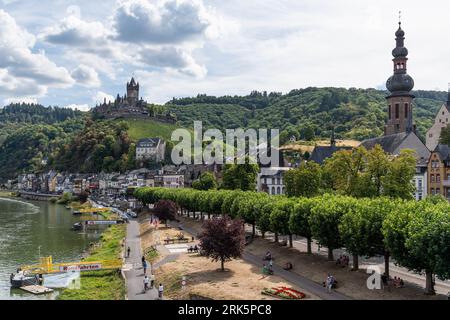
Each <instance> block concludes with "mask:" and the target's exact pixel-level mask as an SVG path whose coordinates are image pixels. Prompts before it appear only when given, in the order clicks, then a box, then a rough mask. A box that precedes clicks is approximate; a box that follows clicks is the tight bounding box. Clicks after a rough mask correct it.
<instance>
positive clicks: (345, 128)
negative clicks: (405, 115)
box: [0, 88, 447, 181]
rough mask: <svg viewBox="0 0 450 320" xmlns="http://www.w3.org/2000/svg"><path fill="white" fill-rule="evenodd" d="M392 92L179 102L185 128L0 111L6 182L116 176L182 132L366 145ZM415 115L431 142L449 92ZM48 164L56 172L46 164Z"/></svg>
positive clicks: (335, 91) (426, 94)
mask: <svg viewBox="0 0 450 320" xmlns="http://www.w3.org/2000/svg"><path fill="white" fill-rule="evenodd" d="M386 94H387V92H385V91H380V90H375V89H343V88H306V89H299V90H292V91H291V92H289V93H288V94H281V93H277V92H273V93H267V92H257V91H254V92H252V93H251V94H250V95H248V96H224V97H212V96H206V95H198V96H197V97H193V98H182V99H173V100H171V101H169V102H168V103H166V104H165V105H164V106H163V107H161V108H162V109H164V110H163V111H164V112H166V111H168V112H171V113H174V114H175V115H176V116H177V119H178V121H179V123H178V124H177V125H170V124H165V123H161V122H157V121H153V120H126V121H122V120H117V121H95V120H91V119H90V116H89V113H82V112H75V111H73V110H70V109H64V108H55V107H52V108H45V107H43V106H40V105H25V104H18V105H10V106H7V107H4V108H3V109H0V180H1V181H4V180H6V179H8V178H12V177H15V176H17V174H18V173H21V172H27V171H36V170H37V171H39V170H46V169H49V168H50V167H52V168H57V169H58V170H62V171H64V170H72V171H77V170H80V171H100V170H105V171H111V170H125V169H129V168H132V167H133V154H134V149H133V148H134V142H135V141H136V140H138V139H140V138H143V137H162V138H164V139H169V138H170V135H171V132H172V131H173V130H174V129H176V128H178V127H185V128H191V129H192V126H193V122H194V121H196V120H200V121H203V125H204V128H205V129H207V128H212V127H214V128H219V129H222V130H224V129H228V128H230V129H231V128H238V127H242V128H279V129H281V130H282V133H281V141H282V142H285V141H287V140H288V139H289V138H290V137H291V136H292V135H295V136H296V138H298V139H305V140H310V139H313V138H314V136H315V137H321V138H327V139H328V138H329V137H330V135H331V127H332V126H334V128H335V131H336V135H337V137H338V138H348V139H356V140H363V139H366V138H371V137H377V136H380V135H382V134H383V128H384V123H385V118H386V108H387V106H386V100H385V96H386ZM414 94H415V95H416V97H417V98H416V100H415V108H414V110H415V111H414V116H415V122H416V124H417V128H418V133H419V135H420V136H421V137H422V138H423V137H424V136H425V132H426V130H427V129H428V128H430V127H431V125H432V123H433V120H434V117H435V114H436V113H437V111H438V109H439V108H440V106H441V105H442V103H444V102H445V101H446V99H447V93H446V92H437V91H416V92H414ZM44 159H48V160H49V161H48V166H44V165H43V164H42V163H43V162H42V160H44Z"/></svg>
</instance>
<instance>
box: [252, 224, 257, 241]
mask: <svg viewBox="0 0 450 320" xmlns="http://www.w3.org/2000/svg"><path fill="white" fill-rule="evenodd" d="M255 235H256V226H255V224H252V238H254V237H255Z"/></svg>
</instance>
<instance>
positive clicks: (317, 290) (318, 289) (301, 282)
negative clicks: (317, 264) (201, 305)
mask: <svg viewBox="0 0 450 320" xmlns="http://www.w3.org/2000/svg"><path fill="white" fill-rule="evenodd" d="M183 229H184V230H186V231H187V232H189V233H190V234H191V235H193V236H195V237H196V236H197V232H196V231H195V230H194V229H192V228H189V227H186V226H184V225H183ZM242 259H243V260H244V261H247V262H249V263H251V264H253V265H255V266H256V267H258V268H259V267H261V263H262V258H261V257H258V256H255V255H254V254H252V253H250V252H248V251H244V253H243V255H242ZM273 269H274V272H275V275H277V276H279V277H281V278H283V279H285V280H286V281H288V282H290V283H292V284H294V285H296V286H298V287H299V288H301V289H304V290H306V291H309V292H311V293H312V294H314V295H316V296H318V297H320V298H321V299H323V300H350V299H351V298H350V297H348V296H346V295H344V294H342V293H339V292H337V291H335V290H333V291H332V292H331V293H327V292H326V290H325V288H324V287H323V286H322V284H319V283H317V282H314V281H312V280H310V279H307V278H305V277H303V276H301V275H298V274H295V273H292V272H289V271H286V270H284V269H283V268H280V267H279V266H277V265H275V264H274V265H273Z"/></svg>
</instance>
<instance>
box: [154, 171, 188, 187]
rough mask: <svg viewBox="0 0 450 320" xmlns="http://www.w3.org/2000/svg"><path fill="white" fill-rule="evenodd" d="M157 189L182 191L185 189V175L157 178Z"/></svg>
mask: <svg viewBox="0 0 450 320" xmlns="http://www.w3.org/2000/svg"><path fill="white" fill-rule="evenodd" d="M155 187H160V188H169V189H180V188H184V174H160V175H157V176H155Z"/></svg>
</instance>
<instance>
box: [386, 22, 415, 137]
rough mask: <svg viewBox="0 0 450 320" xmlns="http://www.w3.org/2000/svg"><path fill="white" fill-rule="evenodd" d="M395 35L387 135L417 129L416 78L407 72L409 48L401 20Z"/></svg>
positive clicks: (388, 99) (389, 88)
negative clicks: (413, 90)
mask: <svg viewBox="0 0 450 320" xmlns="http://www.w3.org/2000/svg"><path fill="white" fill-rule="evenodd" d="M395 36H396V42H397V45H396V47H395V49H394V50H393V51H392V55H393V56H394V59H393V60H392V61H393V62H394V75H392V76H391V77H390V78H389V79H388V80H387V83H386V87H387V89H388V90H389V92H390V95H389V96H388V97H386V99H387V102H388V121H387V123H386V126H385V129H384V134H385V135H391V134H396V133H402V132H412V131H415V126H414V124H413V115H412V103H413V100H414V96H413V95H412V94H411V90H412V89H413V88H414V80H413V78H411V76H409V75H408V74H407V62H408V49H406V48H405V32H404V31H403V30H402V26H401V22H399V27H398V30H397V32H396V33H395Z"/></svg>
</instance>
